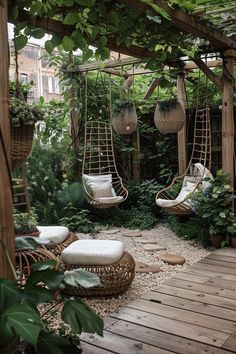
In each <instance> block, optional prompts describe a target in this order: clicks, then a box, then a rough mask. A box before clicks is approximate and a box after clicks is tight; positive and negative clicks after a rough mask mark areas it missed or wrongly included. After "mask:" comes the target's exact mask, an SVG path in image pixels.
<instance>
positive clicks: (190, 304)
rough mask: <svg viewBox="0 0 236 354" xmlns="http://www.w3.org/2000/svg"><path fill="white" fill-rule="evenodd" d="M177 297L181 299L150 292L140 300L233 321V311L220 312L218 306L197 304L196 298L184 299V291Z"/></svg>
mask: <svg viewBox="0 0 236 354" xmlns="http://www.w3.org/2000/svg"><path fill="white" fill-rule="evenodd" d="M191 294H192V293H191ZM178 295H179V296H183V297H177V296H175V295H168V294H165V293H160V292H157V291H151V292H149V293H147V294H144V295H142V299H146V300H150V301H152V302H157V303H162V304H164V305H168V306H172V307H177V308H181V309H184V310H188V311H192V312H197V313H202V314H206V315H209V316H214V317H218V318H222V319H226V320H230V321H235V310H230V309H226V308H224V309H223V310H222V308H221V307H219V306H214V305H211V304H210V303H204V302H199V301H198V298H197V299H196V300H195V299H194V298H193V297H190V299H186V298H184V296H186V293H185V292H184V291H183V294H180V293H178ZM187 296H189V294H187ZM193 316H194V315H193Z"/></svg>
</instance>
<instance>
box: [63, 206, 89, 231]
mask: <svg viewBox="0 0 236 354" xmlns="http://www.w3.org/2000/svg"><path fill="white" fill-rule="evenodd" d="M64 212H65V216H64V217H63V218H61V219H60V220H59V224H60V225H63V226H67V227H68V229H69V230H71V231H74V232H82V233H94V232H95V226H94V224H93V223H92V222H91V221H90V220H89V218H88V216H89V211H88V210H84V209H81V210H80V211H78V210H77V209H76V208H73V207H72V206H71V205H69V206H68V207H67V208H65V209H64Z"/></svg>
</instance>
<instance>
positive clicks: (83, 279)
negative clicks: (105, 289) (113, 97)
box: [64, 269, 101, 288]
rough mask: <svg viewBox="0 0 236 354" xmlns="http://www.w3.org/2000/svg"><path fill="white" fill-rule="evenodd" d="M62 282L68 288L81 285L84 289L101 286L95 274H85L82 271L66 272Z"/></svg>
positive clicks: (85, 272)
mask: <svg viewBox="0 0 236 354" xmlns="http://www.w3.org/2000/svg"><path fill="white" fill-rule="evenodd" d="M64 282H65V283H66V284H67V285H70V286H78V285H81V286H83V287H84V288H92V287H94V286H101V281H100V279H99V277H98V276H97V275H96V274H93V273H90V272H87V271H85V270H82V269H77V270H71V271H67V272H65V274H64Z"/></svg>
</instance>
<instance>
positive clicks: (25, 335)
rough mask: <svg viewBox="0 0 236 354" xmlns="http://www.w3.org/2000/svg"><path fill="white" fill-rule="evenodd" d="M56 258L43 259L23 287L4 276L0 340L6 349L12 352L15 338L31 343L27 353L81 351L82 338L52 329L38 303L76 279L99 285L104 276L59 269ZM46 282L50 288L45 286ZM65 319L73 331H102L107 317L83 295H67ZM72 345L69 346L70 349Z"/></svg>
mask: <svg viewBox="0 0 236 354" xmlns="http://www.w3.org/2000/svg"><path fill="white" fill-rule="evenodd" d="M54 267H55V261H52V260H51V261H46V262H44V261H42V262H38V263H36V264H35V265H34V266H33V272H32V273H31V275H30V277H29V278H28V279H27V280H26V282H25V284H24V285H23V284H22V285H21V286H20V287H19V286H18V285H17V281H12V280H7V279H2V278H1V279H0V294H1V296H0V340H1V344H2V345H3V351H4V353H9V350H10V348H11V346H12V343H13V342H14V341H15V338H16V337H18V338H20V339H21V340H22V339H23V340H24V341H25V342H26V343H27V348H26V353H45V351H44V350H46V353H58V354H61V353H68V350H69V352H71V353H72V352H73V353H81V350H80V349H79V347H78V345H79V338H77V342H76V343H73V342H72V341H71V340H70V338H64V337H61V336H60V335H58V334H56V333H55V332H54V331H52V330H50V329H49V327H48V325H49V322H48V321H46V320H45V319H44V320H43V319H41V317H40V313H39V311H38V309H37V305H39V304H41V303H46V302H50V301H52V300H54V299H55V297H56V293H57V292H56V291H57V290H61V289H63V288H65V287H66V286H67V285H71V283H72V282H73V281H74V282H76V284H81V285H82V286H84V287H91V286H99V285H100V280H99V278H98V277H96V276H95V275H93V274H90V273H88V272H86V274H85V273H84V272H83V271H80V272H78V273H77V271H73V272H69V271H68V272H66V273H65V274H64V273H63V272H58V271H56V270H54ZM45 286H46V288H45ZM61 319H62V320H63V321H64V322H65V323H66V324H68V325H69V327H70V330H71V334H73V333H74V334H75V333H77V334H80V333H81V332H82V331H83V330H84V331H86V332H89V333H97V334H99V335H102V330H103V321H102V319H101V318H99V317H98V316H97V315H96V314H95V313H94V312H93V310H91V309H90V307H89V306H87V305H86V304H85V303H84V302H83V301H81V300H80V299H73V298H71V299H65V302H64V305H63V308H62V314H61ZM68 348H69V349H68Z"/></svg>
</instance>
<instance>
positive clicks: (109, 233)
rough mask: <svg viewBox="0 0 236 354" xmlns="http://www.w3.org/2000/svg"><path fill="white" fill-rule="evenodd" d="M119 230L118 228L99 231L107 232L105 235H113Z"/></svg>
mask: <svg viewBox="0 0 236 354" xmlns="http://www.w3.org/2000/svg"><path fill="white" fill-rule="evenodd" d="M119 231H120V230H119V229H111V230H104V231H101V233H103V234H107V235H114V234H117V233H118V232H119Z"/></svg>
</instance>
